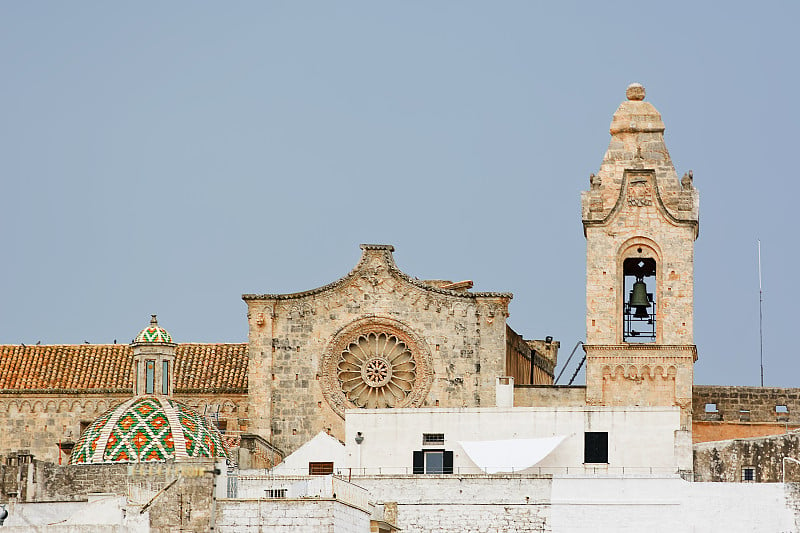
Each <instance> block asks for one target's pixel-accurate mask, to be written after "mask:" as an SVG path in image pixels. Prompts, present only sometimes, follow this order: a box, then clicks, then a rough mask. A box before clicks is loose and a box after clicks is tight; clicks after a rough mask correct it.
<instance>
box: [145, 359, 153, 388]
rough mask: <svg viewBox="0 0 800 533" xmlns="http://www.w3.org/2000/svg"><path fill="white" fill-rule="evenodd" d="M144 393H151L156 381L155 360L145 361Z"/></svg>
mask: <svg viewBox="0 0 800 533" xmlns="http://www.w3.org/2000/svg"><path fill="white" fill-rule="evenodd" d="M144 381H145V385H144V387H145V389H144V393H145V394H153V390H154V389H155V381H156V362H155V361H152V360H151V361H147V363H146V364H145V380H144Z"/></svg>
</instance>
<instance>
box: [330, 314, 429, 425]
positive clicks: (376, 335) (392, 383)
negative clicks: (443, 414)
mask: <svg viewBox="0 0 800 533" xmlns="http://www.w3.org/2000/svg"><path fill="white" fill-rule="evenodd" d="M320 376H321V379H320V384H321V387H322V395H323V396H324V397H325V400H326V401H327V402H328V404H329V405H330V406H331V408H332V409H333V410H334V411H335V412H336V413H337V414H338V415H339V416H341V417H342V418H344V411H345V409H349V408H387V407H419V406H420V405H422V403H423V402H424V401H425V398H426V397H427V395H428V392H429V391H430V389H431V386H432V384H433V360H432V358H431V353H430V349H429V348H428V345H427V343H426V342H425V341H424V340H423V339H422V337H420V336H419V335H417V334H416V333H415V332H414V331H413V330H412V329H411V328H409V327H408V326H407V325H405V324H403V323H402V322H400V321H399V320H395V319H393V318H388V317H379V316H370V317H365V318H362V319H359V320H356V321H354V322H351V323H350V324H348V325H347V326H345V327H343V328H342V329H340V330H339V331H338V332H337V333H336V334H335V335H334V337H333V339H332V340H331V341H330V342H329V343H328V346H327V348H326V349H325V353H324V354H323V356H322V360H321V362H320Z"/></svg>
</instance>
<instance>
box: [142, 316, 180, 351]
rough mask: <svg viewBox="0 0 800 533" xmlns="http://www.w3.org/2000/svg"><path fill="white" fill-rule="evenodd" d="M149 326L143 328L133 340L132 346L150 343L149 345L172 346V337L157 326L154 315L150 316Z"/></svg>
mask: <svg viewBox="0 0 800 533" xmlns="http://www.w3.org/2000/svg"><path fill="white" fill-rule="evenodd" d="M150 316H151V318H150V325H149V326H147V327H146V328H144V329H143V330H142V331H140V332H139V334H138V335H136V338H135V339H133V343H134V344H139V343H150V344H163V343H166V344H172V335H170V334H169V332H168V331H167V330H165V329H164V328H162V327H161V326H159V325H158V320H156V315H150Z"/></svg>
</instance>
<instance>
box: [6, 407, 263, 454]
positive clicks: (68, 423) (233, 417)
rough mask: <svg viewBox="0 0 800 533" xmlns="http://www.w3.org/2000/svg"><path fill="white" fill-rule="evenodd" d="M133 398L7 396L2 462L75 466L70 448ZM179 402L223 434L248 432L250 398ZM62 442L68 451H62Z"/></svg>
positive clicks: (234, 434)
mask: <svg viewBox="0 0 800 533" xmlns="http://www.w3.org/2000/svg"><path fill="white" fill-rule="evenodd" d="M128 398H130V394H120V393H114V394H105V393H101V394H85V393H79V392H76V393H74V394H39V395H28V394H13V395H12V394H5V395H2V396H0V460H6V459H8V458H13V457H16V456H17V454H18V453H20V452H22V453H24V454H30V455H33V456H34V457H35V458H37V459H40V460H42V461H50V462H53V463H56V464H58V462H59V453H60V455H61V462H62V464H67V463H68V462H69V450H70V449H71V448H69V446H68V445H69V444H70V443H75V442H77V441H78V438H79V437H80V435H81V431H82V429H85V428H86V427H87V426H88V425H89V424H91V423H92V422H93V421H94V420H95V419H96V418H97V417H99V416H100V415H101V414H103V413H104V412H105V411H107V410H108V409H111V408H113V407H116V406H117V405H119V404H120V403H122V402H123V401H125V400H127V399H128ZM175 399H176V400H178V401H180V402H183V403H185V404H187V405H189V406H190V407H193V408H194V409H195V410H196V411H197V412H199V413H200V414H201V415H202V414H205V415H206V416H207V417H209V418H210V419H212V420H213V421H214V422H215V423H216V424H218V425H219V427H221V428H224V429H225V431H223V433H228V434H229V435H231V436H234V437H235V436H237V435H239V434H241V432H243V431H246V430H247V425H248V423H249V422H248V419H247V417H248V414H247V395H245V394H220V395H215V394H192V395H175ZM59 443H61V444H62V448H63V449H64V451H63V452H59Z"/></svg>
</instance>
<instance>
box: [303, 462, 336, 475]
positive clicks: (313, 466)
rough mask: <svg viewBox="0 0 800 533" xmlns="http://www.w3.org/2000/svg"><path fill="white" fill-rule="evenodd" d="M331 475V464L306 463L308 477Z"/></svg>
mask: <svg viewBox="0 0 800 533" xmlns="http://www.w3.org/2000/svg"><path fill="white" fill-rule="evenodd" d="M328 474H333V463H332V462H330V463H322V462H310V463H308V475H310V476H327V475H328Z"/></svg>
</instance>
